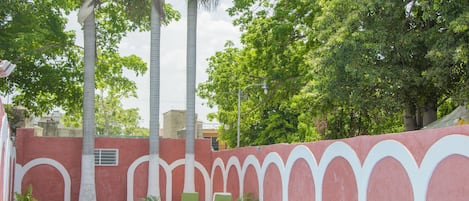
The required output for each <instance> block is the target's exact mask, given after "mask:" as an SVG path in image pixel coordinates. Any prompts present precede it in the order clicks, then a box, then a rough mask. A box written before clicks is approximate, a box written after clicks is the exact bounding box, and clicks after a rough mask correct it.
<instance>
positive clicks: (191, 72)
mask: <svg viewBox="0 0 469 201" xmlns="http://www.w3.org/2000/svg"><path fill="white" fill-rule="evenodd" d="M196 48H197V0H188V1H187V61H186V62H187V77H186V79H187V83H186V86H187V88H186V92H187V93H186V107H187V110H186V156H185V157H186V162H185V169H184V192H195V187H194V186H195V183H194V163H195V158H194V142H195V140H194V138H195V85H196V83H195V79H196Z"/></svg>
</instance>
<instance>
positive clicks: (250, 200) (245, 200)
mask: <svg viewBox="0 0 469 201" xmlns="http://www.w3.org/2000/svg"><path fill="white" fill-rule="evenodd" d="M237 201H259V199H257V198H255V196H254V193H244V195H243V197H242V198H238V199H237Z"/></svg>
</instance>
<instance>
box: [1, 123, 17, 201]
mask: <svg viewBox="0 0 469 201" xmlns="http://www.w3.org/2000/svg"><path fill="white" fill-rule="evenodd" d="M1 121H2V124H1V128H0V135H1V136H0V137H1V142H0V165H2V166H3V172H2V174H3V181H0V182H2V184H3V192H2V200H9V199H10V196H11V194H10V189H11V188H12V186H11V184H12V183H10V181H11V180H12V177H13V173H12V168H11V162H12V161H14V160H15V157H16V152H15V149H14V147H13V142H12V141H11V139H10V129H9V125H8V118H7V115H6V114H4V115H3V117H2V120H1Z"/></svg>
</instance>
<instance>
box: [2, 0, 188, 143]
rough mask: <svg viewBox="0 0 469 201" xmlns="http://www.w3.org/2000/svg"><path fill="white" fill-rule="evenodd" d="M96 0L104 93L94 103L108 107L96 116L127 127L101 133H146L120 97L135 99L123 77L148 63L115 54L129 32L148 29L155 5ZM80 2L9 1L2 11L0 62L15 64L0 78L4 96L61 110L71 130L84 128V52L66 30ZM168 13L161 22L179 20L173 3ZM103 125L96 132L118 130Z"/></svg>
mask: <svg viewBox="0 0 469 201" xmlns="http://www.w3.org/2000/svg"><path fill="white" fill-rule="evenodd" d="M98 2H99V5H97V8H98V9H97V10H96V21H97V29H98V33H97V49H98V55H97V56H98V59H97V65H96V87H97V90H98V91H99V92H100V94H99V95H97V97H96V99H97V100H98V102H97V103H101V105H106V104H107V106H106V107H101V108H98V109H97V112H103V113H104V114H98V115H97V116H98V117H101V118H104V117H109V115H115V116H112V117H113V118H112V120H103V121H101V120H100V119H98V122H104V121H108V122H109V121H111V123H109V124H108V125H110V124H113V125H115V126H116V127H117V126H121V125H122V124H124V125H125V126H124V130H123V131H115V132H110V131H109V132H107V131H106V132H105V131H103V132H102V133H119V134H123V133H129V132H137V133H139V135H140V134H145V133H147V131H145V129H143V128H138V127H137V125H138V121H139V120H140V117H139V115H138V111H137V110H136V109H134V108H133V109H127V110H125V109H123V108H122V104H121V102H120V98H121V97H123V98H128V97H137V94H136V89H137V86H136V85H135V83H134V82H133V81H131V80H129V79H128V78H126V77H125V76H124V75H125V74H126V73H129V72H132V73H135V74H136V75H137V76H141V75H143V74H144V73H145V72H146V70H147V67H146V64H145V63H144V62H143V61H142V60H141V59H140V58H138V57H136V56H135V55H131V56H120V55H119V54H118V52H117V51H118V45H119V43H120V41H121V40H122V38H123V37H124V36H125V35H126V33H128V32H129V31H137V30H143V31H147V30H149V27H150V17H149V14H150V9H151V7H150V4H151V1H150V0H140V1H127V0H119V1H110V0H104V1H98ZM80 3H81V1H76V0H59V1H45V0H37V1H10V0H7V1H5V2H3V3H2V6H1V7H0V59H6V60H10V61H12V62H13V63H15V64H17V68H16V69H15V71H14V72H13V73H12V75H10V76H9V77H8V78H6V79H0V91H1V92H2V95H4V96H6V95H8V96H10V97H12V100H13V104H14V105H22V106H24V107H26V108H28V110H29V111H31V113H33V114H34V115H38V116H39V115H42V114H46V113H48V112H50V111H52V110H53V109H55V108H61V109H62V110H64V111H65V112H66V113H67V114H66V117H65V123H66V124H67V125H73V126H79V125H81V113H82V101H83V89H82V88H83V62H82V57H83V50H82V48H81V47H78V46H76V45H75V44H74V43H75V33H74V31H66V30H65V24H66V23H67V15H68V14H70V11H73V10H76V9H78V7H79V6H80ZM165 9H166V18H165V19H164V21H163V24H168V23H169V22H171V21H173V20H178V19H179V18H180V14H179V12H177V11H176V10H174V9H173V8H172V6H171V5H169V4H166V5H165ZM124 71H125V73H124ZM108 96H109V97H108ZM110 104H114V105H110ZM112 107H114V108H112ZM122 121H125V123H123V122H122ZM130 124H132V125H130ZM105 127H106V126H103V124H99V123H98V130H100V129H101V128H103V129H101V130H114V129H104V128H105ZM108 127H110V126H108Z"/></svg>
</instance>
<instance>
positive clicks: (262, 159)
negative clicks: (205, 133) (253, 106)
mask: <svg viewBox="0 0 469 201" xmlns="http://www.w3.org/2000/svg"><path fill="white" fill-rule="evenodd" d="M209 146H210V144H209V141H208V140H197V142H196V148H195V150H196V153H195V159H196V164H195V167H196V171H195V180H196V191H197V192H199V195H200V200H205V201H208V200H210V199H211V195H212V194H213V193H214V192H230V193H231V194H232V195H233V197H234V198H238V197H240V195H243V194H245V193H251V194H253V195H254V196H255V197H257V198H259V199H260V200H266V201H277V200H282V201H287V200H290V201H296V200H298V201H300V200H301V201H304V200H328V201H329V200H360V201H365V200H417V201H424V200H463V199H464V198H467V197H469V185H468V183H467V181H468V180H469V171H465V170H467V169H468V168H469V158H468V157H469V126H458V127H450V128H444V129H434V130H425V131H416V132H407V133H400V134H387V135H378V136H361V137H356V138H351V139H344V140H329V141H320V142H313V143H304V144H292V145H290V144H277V145H271V146H261V147H246V148H241V149H233V150H226V151H220V152H212V151H211V149H210V148H209ZM16 148H17V167H16V172H17V173H18V174H17V182H20V183H21V187H18V188H17V190H18V189H20V188H21V189H25V188H26V187H27V185H28V184H30V183H31V184H32V185H33V189H34V196H35V197H37V198H38V199H39V200H48V201H54V200H57V201H58V200H67V199H68V198H69V200H78V191H79V189H78V188H79V186H80V185H79V183H80V181H79V180H80V167H81V165H80V159H81V138H60V137H58V138H56V137H34V136H32V130H30V129H23V130H20V131H19V132H18V137H17V143H16ZM96 148H113V149H118V150H119V165H118V166H116V167H96V187H97V198H98V200H102V201H107V200H113V201H114V200H115V201H119V200H129V201H132V200H138V199H139V198H142V197H144V196H145V193H146V189H147V181H146V175H147V171H148V162H147V160H148V158H147V157H148V155H147V154H148V141H147V139H129V138H97V139H96ZM160 158H161V160H160V169H159V171H160V192H161V198H162V200H175V201H177V200H180V194H181V192H182V188H183V183H184V182H183V181H184V178H183V176H184V160H183V159H184V141H183V140H170V139H163V140H161V141H160ZM67 178H68V180H67ZM67 189H69V190H67ZM67 191H69V192H67ZM234 200H235V199H234Z"/></svg>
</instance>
